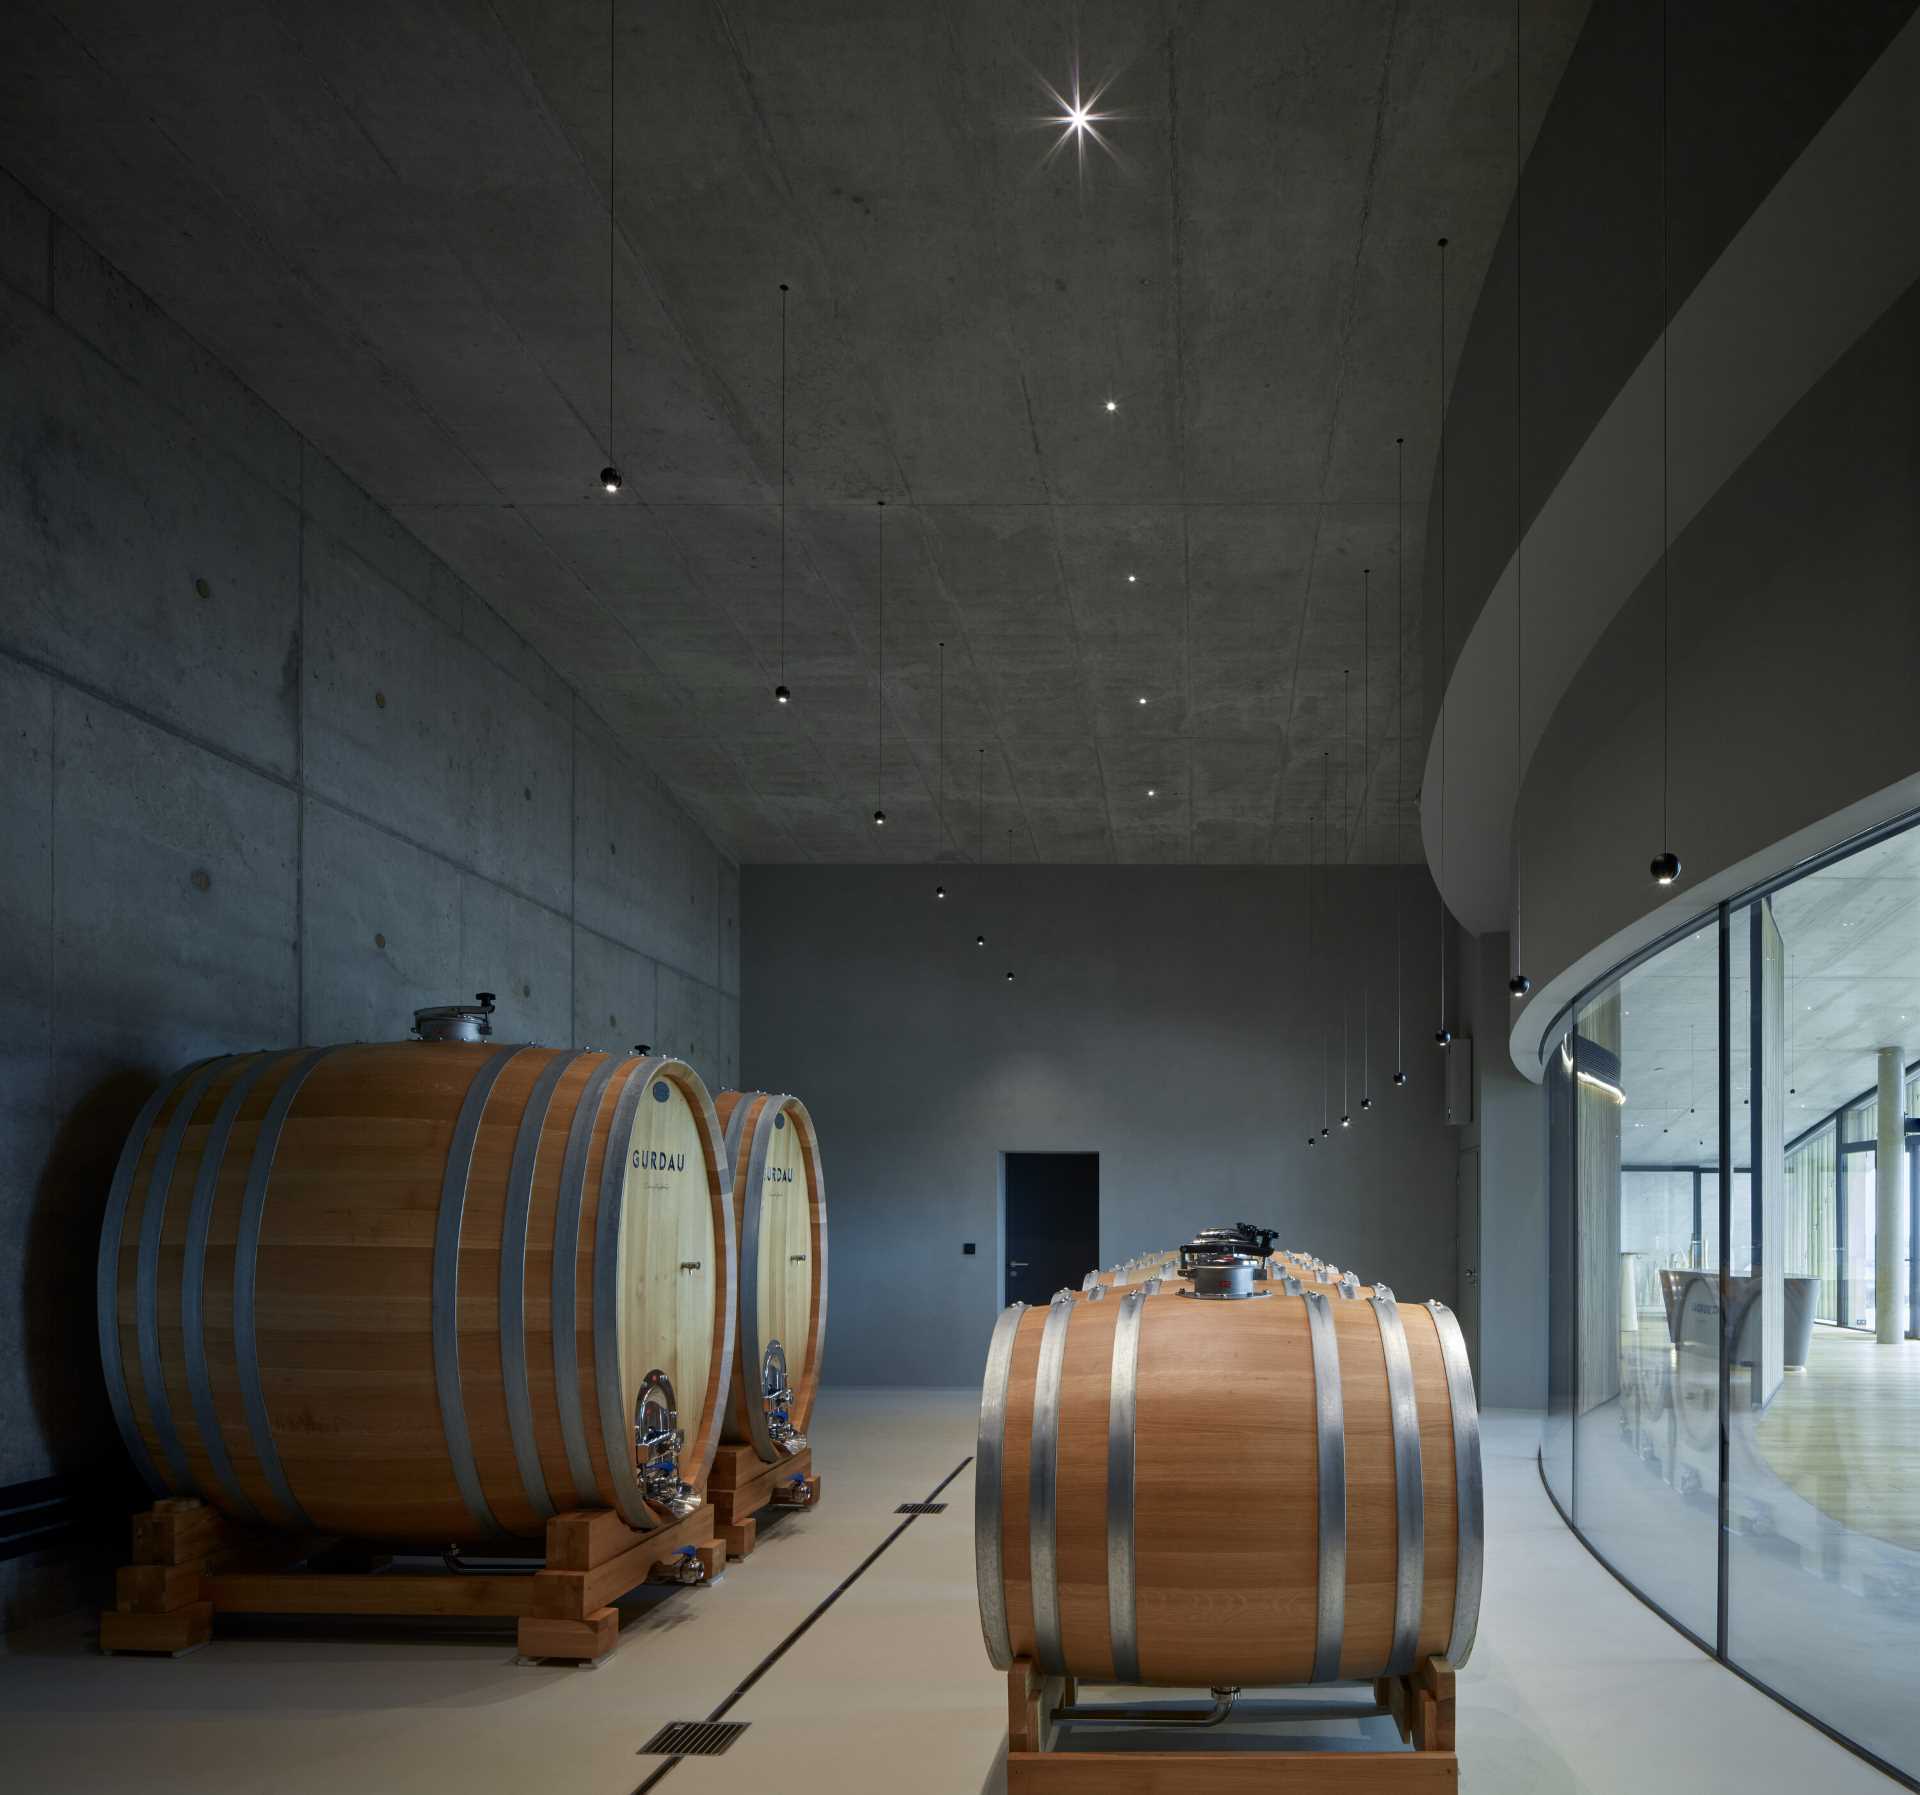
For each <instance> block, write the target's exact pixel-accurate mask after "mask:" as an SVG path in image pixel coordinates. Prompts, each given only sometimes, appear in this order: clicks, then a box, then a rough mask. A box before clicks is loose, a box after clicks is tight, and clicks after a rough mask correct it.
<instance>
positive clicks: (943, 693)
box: [935, 642, 947, 848]
mask: <svg viewBox="0 0 1920 1795" xmlns="http://www.w3.org/2000/svg"><path fill="white" fill-rule="evenodd" d="M939 761H940V765H939V769H938V771H937V773H936V778H937V780H938V782H939V793H940V795H939V797H938V799H937V800H936V801H935V814H936V816H937V817H938V820H939V824H940V842H939V845H940V847H942V848H944V847H945V846H946V845H947V645H946V643H944V642H942V643H941V644H940V747H939Z"/></svg>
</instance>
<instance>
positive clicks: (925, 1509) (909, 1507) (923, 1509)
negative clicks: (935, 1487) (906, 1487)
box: [893, 1502, 947, 1515]
mask: <svg viewBox="0 0 1920 1795" xmlns="http://www.w3.org/2000/svg"><path fill="white" fill-rule="evenodd" d="M893 1512H894V1513H895V1514H897V1515H943V1514H945V1513H946V1512H947V1505H946V1504H945V1503H944V1502H903V1503H901V1504H900V1506H899V1507H898V1508H896V1509H895V1510H894V1511H893Z"/></svg>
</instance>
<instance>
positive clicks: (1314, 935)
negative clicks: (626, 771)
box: [1302, 811, 1319, 1141]
mask: <svg viewBox="0 0 1920 1795" xmlns="http://www.w3.org/2000/svg"><path fill="white" fill-rule="evenodd" d="M1314 820H1315V819H1314V814H1313V812H1312V811H1308V812H1307V972H1306V978H1305V979H1304V980H1303V981H1302V983H1303V984H1304V985H1305V986H1306V988H1307V989H1308V990H1312V988H1313V973H1314V967H1315V966H1316V965H1317V964H1318V959H1317V957H1316V956H1317V952H1318V940H1319V936H1318V931H1317V929H1316V927H1315V924H1316V921H1317V918H1316V916H1315V911H1316V909H1317V908H1318V905H1317V901H1316V893H1315V890H1314V872H1315V867H1316V864H1317V857H1316V855H1315V853H1314ZM1307 1139H1308V1140H1309V1141H1311V1140H1312V1139H1313V1130H1312V1129H1311V1128H1309V1129H1308V1130H1307Z"/></svg>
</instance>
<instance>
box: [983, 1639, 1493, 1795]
mask: <svg viewBox="0 0 1920 1795" xmlns="http://www.w3.org/2000/svg"><path fill="white" fill-rule="evenodd" d="M1373 1694H1374V1700H1375V1701H1376V1702H1377V1703H1378V1704H1379V1705H1380V1706H1381V1707H1382V1708H1384V1709H1385V1710H1386V1711H1387V1713H1389V1714H1390V1715H1391V1716H1392V1717H1393V1722H1394V1725H1395V1727H1396V1728H1397V1729H1398V1731H1399V1734H1400V1737H1401V1739H1402V1740H1403V1741H1404V1742H1405V1743H1406V1744H1407V1745H1408V1746H1410V1747H1411V1748H1412V1749H1411V1750H1406V1751H1158V1750H1155V1749H1153V1743H1154V1742H1155V1741H1154V1739H1153V1735H1152V1734H1151V1733H1144V1732H1142V1733H1134V1734H1131V1735H1121V1736H1118V1737H1116V1740H1115V1743H1116V1746H1119V1741H1120V1738H1122V1737H1130V1738H1131V1739H1133V1740H1135V1741H1136V1742H1138V1743H1139V1745H1140V1748H1139V1749H1134V1750H1128V1749H1124V1748H1117V1749H1114V1750H1110V1751H1071V1752H1060V1751H1056V1750H1055V1749H1054V1748H1055V1746H1056V1744H1057V1742H1058V1737H1059V1733H1060V1726H1059V1723H1058V1722H1056V1721H1055V1720H1054V1718H1053V1716H1054V1713H1055V1711H1056V1710H1057V1709H1059V1708H1061V1707H1062V1706H1065V1705H1067V1704H1069V1703H1071V1702H1073V1701H1075V1700H1076V1699H1077V1698H1078V1695H1079V1688H1078V1684H1077V1683H1076V1681H1075V1679H1074V1678H1072V1677H1049V1676H1045V1675H1043V1674H1042V1673H1041V1670H1040V1667H1039V1666H1038V1665H1036V1664H1035V1663H1034V1662H1033V1660H1032V1659H1031V1658H1016V1659H1015V1660H1014V1661H1013V1667H1012V1668H1011V1669H1010V1670H1009V1671H1008V1672H1007V1795H1443V1792H1444V1795H1452V1792H1453V1791H1454V1790H1456V1789H1458V1788H1459V1786H1460V1759H1459V1756H1458V1754H1457V1753H1456V1751H1455V1749H1454V1706H1453V1704H1454V1695H1453V1666H1452V1665H1450V1664H1449V1663H1448V1662H1447V1661H1446V1660H1445V1659H1444V1658H1434V1657H1429V1658H1426V1659H1424V1660H1422V1662H1421V1663H1420V1664H1419V1665H1417V1666H1416V1667H1415V1669H1414V1670H1413V1672H1412V1673H1411V1674H1410V1675H1407V1676H1403V1677H1380V1678H1376V1679H1375V1681H1374V1684H1373Z"/></svg>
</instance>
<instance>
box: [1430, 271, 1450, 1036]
mask: <svg viewBox="0 0 1920 1795" xmlns="http://www.w3.org/2000/svg"><path fill="white" fill-rule="evenodd" d="M1438 390H1439V396H1440V466H1439V473H1440V478H1439V481H1438V486H1439V499H1440V517H1439V525H1440V675H1441V680H1442V682H1443V685H1444V681H1445V679H1446V670H1447V240H1446V238H1444V237H1442V238H1441V239H1440V379H1439V389H1438ZM1436 895H1437V896H1438V898H1439V900H1440V903H1439V910H1440V1026H1439V1027H1438V1028H1436V1029H1435V1030H1434V1031H1433V1044H1434V1046H1436V1047H1438V1048H1440V1049H1441V1050H1442V1051H1443V1052H1444V1051H1445V1050H1446V1049H1447V1048H1449V1047H1451V1046H1452V1045H1453V1030H1452V1029H1450V1028H1449V1027H1448V1026H1447V696H1446V692H1445V691H1444V689H1443V690H1442V692H1441V694H1440V887H1439V891H1438V893H1437V894H1436Z"/></svg>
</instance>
